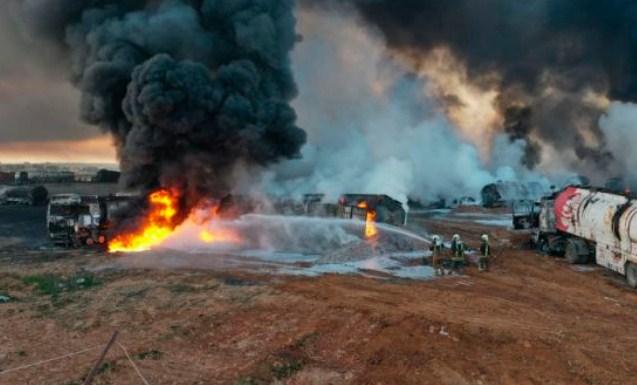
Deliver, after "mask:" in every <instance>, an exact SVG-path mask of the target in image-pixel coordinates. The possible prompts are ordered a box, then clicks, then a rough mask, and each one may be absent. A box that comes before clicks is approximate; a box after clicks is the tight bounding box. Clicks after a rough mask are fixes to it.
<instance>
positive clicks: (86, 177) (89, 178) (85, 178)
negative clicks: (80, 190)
mask: <svg viewBox="0 0 637 385" xmlns="http://www.w3.org/2000/svg"><path fill="white" fill-rule="evenodd" d="M75 181H76V182H79V183H91V182H95V173H79V172H76V173H75Z"/></svg>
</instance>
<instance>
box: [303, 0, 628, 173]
mask: <svg viewBox="0 0 637 385" xmlns="http://www.w3.org/2000/svg"><path fill="white" fill-rule="evenodd" d="M337 2H339V3H347V4H350V5H352V6H354V7H355V8H356V9H357V10H358V12H359V13H360V15H361V16H362V18H363V19H364V20H366V21H367V22H368V23H369V24H370V25H372V26H374V28H375V29H377V30H379V31H380V32H382V34H383V35H384V36H385V38H386V40H387V43H388V45H389V46H390V47H391V48H393V49H394V50H396V51H397V52H403V53H413V52H421V53H425V54H426V53H427V52H430V51H431V50H432V49H435V48H438V47H446V48H449V49H450V50H451V51H452V52H453V53H454V54H455V55H456V56H458V57H459V58H460V59H461V60H463V61H464V62H465V64H466V66H467V69H468V71H469V74H470V75H471V77H472V78H473V79H474V80H475V81H476V83H477V84H480V82H482V81H485V79H493V78H492V77H485V76H484V75H485V74H491V73H494V72H495V73H497V74H498V75H499V79H498V80H496V81H497V82H498V84H497V86H498V87H499V88H500V89H501V90H502V96H501V100H500V101H499V107H500V108H501V110H502V113H503V116H504V117H505V118H507V120H506V122H505V125H504V126H505V127H504V128H505V129H506V130H507V131H508V132H510V133H511V134H512V137H513V138H516V137H525V138H527V140H528V141H529V148H528V154H527V159H526V162H527V163H528V164H529V165H533V164H535V163H536V162H537V160H538V159H539V157H538V156H539V154H538V153H537V151H538V149H539V146H538V145H537V144H534V143H533V140H534V138H536V139H539V140H542V141H545V142H549V143H551V144H553V145H554V146H555V147H557V148H558V149H562V148H564V147H567V148H572V149H573V150H574V152H575V153H576V154H577V155H578V156H579V157H580V158H582V159H584V160H589V161H592V162H594V163H596V164H598V165H602V166H604V165H605V164H608V163H609V162H610V161H611V160H612V159H611V157H610V155H609V154H608V153H606V152H605V151H604V149H603V147H604V137H603V135H602V133H601V131H600V130H599V127H598V125H597V124H598V120H599V117H600V116H601V115H602V114H603V113H604V107H603V106H600V105H596V104H595V103H592V102H591V101H590V100H589V99H588V98H589V97H590V95H591V93H595V94H602V95H607V96H608V97H609V98H610V99H611V100H622V101H636V100H637V2H635V1H633V0H605V1H599V0H548V1H544V0H542V1H515V0H479V1H476V0H340V1H337ZM306 3H308V4H313V5H318V4H319V3H321V2H319V1H312V0H307V1H306ZM323 3H325V2H323ZM486 81H487V82H492V81H493V80H486ZM484 85H485V86H493V84H484ZM586 131H588V134H587V135H589V138H588V140H585V139H586V138H585V136H584V135H583V134H582V133H583V132H586ZM591 136H592V137H593V139H595V140H593V141H591V140H590V137H591ZM591 142H597V143H598V144H597V145H595V144H591Z"/></svg>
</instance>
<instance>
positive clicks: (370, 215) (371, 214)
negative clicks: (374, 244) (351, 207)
mask: <svg viewBox="0 0 637 385" xmlns="http://www.w3.org/2000/svg"><path fill="white" fill-rule="evenodd" d="M357 207H358V208H359V209H365V210H366V213H367V214H366V215H365V231H364V233H365V238H367V239H371V238H374V237H376V235H378V228H377V227H376V211H375V210H372V209H371V208H369V206H368V205H367V202H365V201H362V202H360V203H359V204H358V206H357Z"/></svg>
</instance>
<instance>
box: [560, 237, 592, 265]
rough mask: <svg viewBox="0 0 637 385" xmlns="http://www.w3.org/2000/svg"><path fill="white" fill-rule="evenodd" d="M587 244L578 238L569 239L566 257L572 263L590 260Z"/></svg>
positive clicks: (582, 262)
mask: <svg viewBox="0 0 637 385" xmlns="http://www.w3.org/2000/svg"><path fill="white" fill-rule="evenodd" d="M586 249H587V246H586V244H583V243H582V241H580V240H578V239H568V240H567V241H566V249H565V250H564V257H565V258H566V260H567V261H568V263H570V264H573V265H574V264H584V263H586V262H588V253H586V252H585V251H586Z"/></svg>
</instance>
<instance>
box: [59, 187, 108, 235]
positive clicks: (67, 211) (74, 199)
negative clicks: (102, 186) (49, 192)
mask: <svg viewBox="0 0 637 385" xmlns="http://www.w3.org/2000/svg"><path fill="white" fill-rule="evenodd" d="M102 212H103V209H102V203H101V202H100V198H99V197H97V196H81V195H78V194H58V195H54V196H52V197H51V199H50V200H49V206H48V208H47V228H48V232H49V239H50V240H51V242H52V243H53V244H55V245H58V246H63V247H77V246H82V245H93V244H96V243H105V242H106V239H105V237H104V236H103V235H102V234H101V226H102V219H103V215H102Z"/></svg>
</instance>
